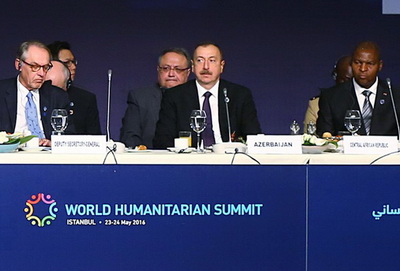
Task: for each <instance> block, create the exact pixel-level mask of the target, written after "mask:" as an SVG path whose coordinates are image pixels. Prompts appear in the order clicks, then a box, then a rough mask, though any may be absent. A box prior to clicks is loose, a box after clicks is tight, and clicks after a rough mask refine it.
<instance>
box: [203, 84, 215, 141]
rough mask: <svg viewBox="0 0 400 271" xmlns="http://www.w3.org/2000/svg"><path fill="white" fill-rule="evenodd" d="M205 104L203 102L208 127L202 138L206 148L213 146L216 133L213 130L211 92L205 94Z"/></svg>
mask: <svg viewBox="0 0 400 271" xmlns="http://www.w3.org/2000/svg"><path fill="white" fill-rule="evenodd" d="M203 96H204V102H203V110H204V111H205V112H206V115H207V127H206V129H204V131H203V134H202V137H203V143H204V147H208V146H212V144H214V143H215V139H214V132H213V130H212V115H211V107H210V96H211V92H209V91H207V92H206V93H204V95H203Z"/></svg>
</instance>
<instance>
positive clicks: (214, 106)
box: [196, 80, 222, 143]
mask: <svg viewBox="0 0 400 271" xmlns="http://www.w3.org/2000/svg"><path fill="white" fill-rule="evenodd" d="M196 87H197V94H198V96H199V103H200V109H203V102H204V99H205V97H204V96H203V95H204V93H206V92H207V91H209V92H210V93H211V96H210V99H209V101H210V108H211V115H212V130H213V133H214V139H215V143H222V137H221V131H220V129H219V114H218V88H219V80H218V82H217V83H216V84H215V85H214V86H213V87H212V88H211V89H209V90H208V89H205V88H203V87H202V86H201V85H200V84H199V83H198V82H197V80H196Z"/></svg>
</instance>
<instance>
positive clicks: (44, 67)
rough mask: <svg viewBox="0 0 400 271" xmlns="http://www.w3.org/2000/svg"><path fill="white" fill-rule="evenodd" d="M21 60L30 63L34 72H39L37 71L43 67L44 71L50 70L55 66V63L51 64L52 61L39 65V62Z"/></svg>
mask: <svg viewBox="0 0 400 271" xmlns="http://www.w3.org/2000/svg"><path fill="white" fill-rule="evenodd" d="M20 60H21V61H22V62H24V63H25V64H26V65H28V66H29V67H30V68H31V70H32V71H33V72H37V71H39V70H40V69H43V71H44V72H48V71H49V70H50V69H51V68H52V67H53V64H51V63H49V64H46V65H39V64H32V63H28V62H26V61H25V60H23V59H20Z"/></svg>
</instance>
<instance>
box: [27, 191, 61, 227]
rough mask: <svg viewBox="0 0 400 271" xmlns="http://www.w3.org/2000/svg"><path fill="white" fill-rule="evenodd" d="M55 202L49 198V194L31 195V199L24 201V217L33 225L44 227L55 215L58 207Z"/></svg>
mask: <svg viewBox="0 0 400 271" xmlns="http://www.w3.org/2000/svg"><path fill="white" fill-rule="evenodd" d="M56 205H57V202H56V201H55V200H54V199H52V198H51V195H45V194H44V193H39V194H37V195H32V196H31V199H29V200H27V201H26V207H25V208H24V212H25V213H26V219H27V220H28V221H30V222H31V224H32V225H33V226H38V227H44V226H46V225H47V226H49V225H50V224H51V222H52V221H54V220H55V219H56V217H57V215H56V213H57V212H58V208H57V207H56Z"/></svg>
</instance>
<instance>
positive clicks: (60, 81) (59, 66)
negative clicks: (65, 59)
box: [45, 60, 70, 91]
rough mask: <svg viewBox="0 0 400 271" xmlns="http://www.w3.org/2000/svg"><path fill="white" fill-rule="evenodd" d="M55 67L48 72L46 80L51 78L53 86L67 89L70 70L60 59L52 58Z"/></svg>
mask: <svg viewBox="0 0 400 271" xmlns="http://www.w3.org/2000/svg"><path fill="white" fill-rule="evenodd" d="M51 64H52V65H53V67H52V68H51V69H50V70H49V71H48V72H47V74H46V77H45V80H51V84H52V85H53V86H56V87H59V88H61V89H63V90H65V91H67V86H68V80H69V79H70V72H69V70H68V68H67V66H65V65H64V63H62V62H61V61H59V60H52V61H51Z"/></svg>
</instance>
